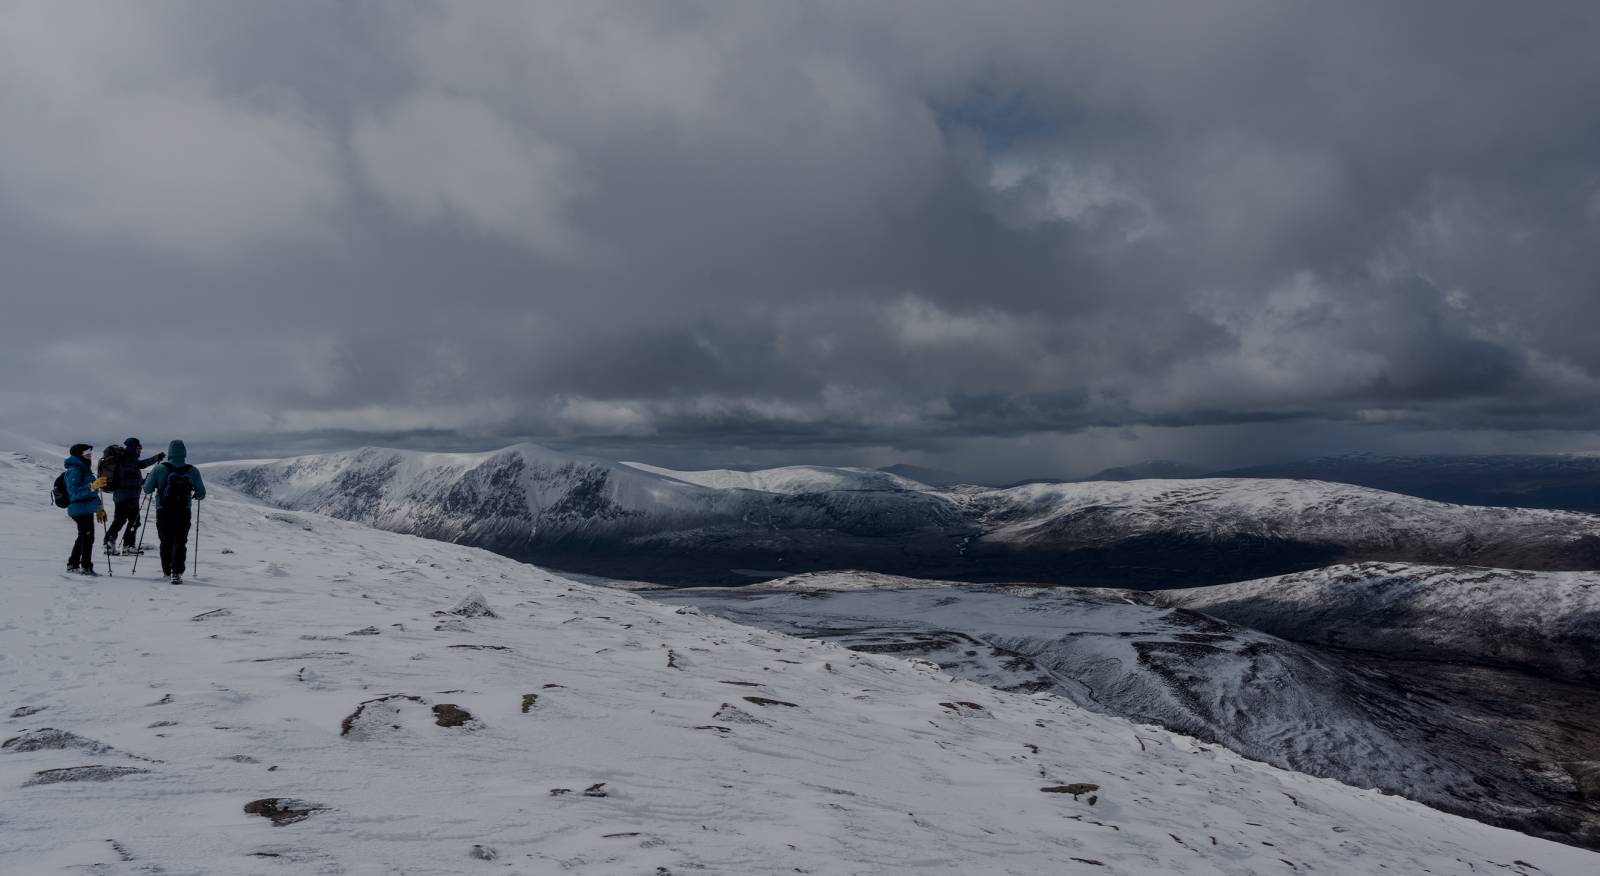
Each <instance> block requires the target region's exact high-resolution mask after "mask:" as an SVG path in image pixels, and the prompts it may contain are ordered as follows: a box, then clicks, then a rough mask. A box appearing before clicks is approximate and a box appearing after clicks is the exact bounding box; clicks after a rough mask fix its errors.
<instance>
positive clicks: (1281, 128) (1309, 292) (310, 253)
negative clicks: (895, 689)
mask: <svg viewBox="0 0 1600 876" xmlns="http://www.w3.org/2000/svg"><path fill="white" fill-rule="evenodd" d="M1597 19H1600V13H1597V12H1596V11H1595V10H1594V8H1593V7H1592V4H1586V3H1548V4H1540V5H1538V6H1537V7H1526V6H1517V5H1513V4H1504V3H1489V2H1437V3H1411V4H1388V3H1375V2H1373V3H1368V2H1353V3H1342V4H1327V3H1310V2H1282V0H1273V2H1266V0H1261V2H1250V0H1238V2H1221V0H1215V2H1176V0H1171V2H1115V3H1111V2H1096V3H1086V2H1080V3H1061V2H1050V3H1002V4H957V3H949V4H945V3H926V2H876V3H856V2H851V3H814V4H795V5H780V4H739V3H680V4H669V5H638V4H626V5H624V4H595V3H541V4H488V3H475V4H444V3H438V4H432V3H413V4H395V3H383V4H378V3H354V4H323V3H275V4H264V5H262V6H260V7H251V8H248V9H241V8H238V7H229V8H226V9H224V8H222V7H218V6H214V5H212V4H201V3H159V4H139V5H138V6H132V5H127V4H88V3H64V4H63V3H49V4H44V3H40V4H14V5H13V6H12V7H10V8H9V10H8V12H7V13H6V15H5V18H4V23H3V24H0V119H3V120H4V131H5V133H4V134H3V135H0V260H3V263H4V264H5V265H6V266H7V270H6V279H5V285H4V289H5V316H4V319H3V321H0V369H4V372H5V373H6V374H8V375H9V377H8V380H7V381H6V383H5V385H4V388H3V389H0V405H3V409H4V411H5V415H6V420H7V425H8V426H9V427H10V428H12V429H14V430H16V431H21V432H33V433H35V434H39V435H41V436H45V437H49V438H54V439H57V440H69V439H76V438H77V437H78V436H79V435H80V434H83V433H92V434H95V435H98V434H99V433H106V434H113V433H122V432H126V431H128V430H129V429H133V430H134V431H142V432H147V433H149V432H154V431H160V430H163V429H164V430H168V431H181V432H184V433H187V434H188V435H190V436H191V437H194V438H198V439H201V440H202V441H210V442H212V443H213V444H214V445H215V446H219V447H227V448H229V449H231V450H236V451H239V452H247V451H250V450H251V449H252V448H256V449H262V450H266V449H273V450H276V449H282V448H298V447H315V446H327V445H329V444H334V443H338V442H342V441H349V440H355V439H357V438H361V439H366V438H377V439H381V440H386V441H389V442H400V443H404V442H412V443H416V442H422V443H427V444H429V445H431V446H447V445H449V446H457V445H460V446H468V445H487V444H492V443H495V442H498V441H505V440H515V439H520V438H531V439H534V440H541V441H546V442H551V443H559V444H563V445H570V446H584V445H586V444H587V445H590V446H596V447H607V448H625V447H629V446H635V447H658V448H670V450H664V451H662V452H663V453H664V454H665V455H667V456H670V457H672V458H674V459H679V460H682V459H707V460H711V459H720V460H723V461H733V460H732V459H731V458H730V457H741V458H743V457H748V458H751V459H755V458H760V459H773V458H776V457H781V456H782V455H783V454H785V453H789V454H790V455H796V454H800V453H802V452H805V453H811V452H812V451H818V452H820V453H821V454H822V455H823V456H826V457H827V458H829V459H830V460H831V461H851V460H857V461H861V462H875V461H883V462H887V461H893V459H895V458H897V454H909V455H910V456H911V457H913V458H915V459H919V460H922V461H933V462H943V463H944V464H949V465H960V464H962V463H969V464H972V465H987V466H990V467H997V466H998V467H1003V465H1005V464H1010V465H1014V466H1019V467H1020V466H1025V465H1026V466H1060V465H1063V464H1064V463H1063V459H1068V458H1076V457H1078V456H1083V457H1085V461H1083V462H1080V463H1078V464H1077V467H1078V468H1090V469H1092V468H1094V467H1098V465H1099V464H1101V463H1112V462H1125V461H1129V457H1131V458H1135V459H1136V458H1140V457H1144V456H1156V455H1167V456H1171V455H1180V454H1182V453H1183V452H1184V446H1185V441H1188V442H1189V444H1190V445H1192V447H1193V448H1194V452H1195V453H1197V454H1201V455H1205V454H1210V455H1211V456H1214V457H1218V458H1220V456H1221V455H1225V453H1226V452H1227V450H1228V448H1230V447H1234V448H1236V447H1239V446H1245V445H1248V446H1250V447H1251V448H1253V452H1258V453H1262V454H1271V453H1286V452H1291V451H1293V450H1297V449H1301V448H1304V447H1306V446H1308V445H1309V444H1319V443H1321V442H1323V441H1324V438H1321V437H1308V436H1319V435H1320V436H1327V435H1333V434H1337V435H1338V436H1340V437H1339V438H1338V440H1339V441H1341V442H1344V443H1346V444H1347V445H1350V446H1358V445H1364V444H1372V445H1374V446H1386V443H1387V444H1392V443H1394V442H1395V441H1398V440H1399V439H1397V438H1395V437H1394V436H1396V435H1400V434H1401V433H1406V432H1410V433H1412V434H1423V433H1426V434H1428V435H1432V436H1444V437H1443V438H1440V439H1438V440H1439V443H1440V444H1441V446H1447V445H1449V444H1450V440H1451V439H1450V437H1449V436H1452V435H1456V436H1469V435H1481V434H1511V433H1527V432H1529V431H1531V430H1552V431H1554V432H1557V433H1560V432H1566V433H1570V434H1571V435H1572V440H1571V442H1570V443H1571V444H1573V445H1574V446H1576V445H1578V444H1581V443H1583V441H1584V439H1585V437H1586V436H1585V435H1584V434H1583V433H1584V432H1586V431H1587V430H1592V429H1593V428H1595V427H1596V425H1600V414H1597V413H1596V411H1597V408H1596V405H1595V402H1596V401H1597V400H1600V382H1597V375H1600V345H1596V344H1594V343H1593V340H1592V336H1593V330H1592V326H1593V325H1594V324H1595V322H1596V316H1600V314H1597V313H1596V312H1595V311H1596V310H1597V309H1600V295H1597V294H1596V293H1597V292H1600V288H1597V284H1600V246H1597V245H1596V244H1597V243H1600V240H1597V237H1600V113H1597V112H1596V111H1595V110H1594V109H1593V108H1592V103H1593V95H1594V94H1595V93H1597V91H1600V54H1597V53H1595V52H1594V51H1593V47H1594V46H1595V45H1596V38H1597V36H1600V33H1597ZM1295 424H1305V428H1301V427H1300V426H1296V425H1295ZM1318 424H1320V425H1318ZM1212 427H1215V428H1212ZM1219 430H1220V431H1219ZM1318 430H1320V431H1318ZM1224 433H1225V434H1227V435H1229V436H1231V437H1229V438H1227V439H1218V438H1216V437H1215V436H1216V435H1218V434H1224ZM1140 436H1145V438H1144V439H1142V440H1143V443H1141V439H1140ZM1174 436H1176V437H1174ZM1182 436H1188V437H1187V438H1184V437H1182ZM1240 436H1249V437H1248V438H1241V437H1240ZM1363 436H1365V437H1363ZM1328 440H1331V439H1328ZM1461 440H1462V442H1463V446H1465V444H1467V443H1471V442H1469V441H1468V438H1466V437H1462V439H1461ZM1478 440H1479V439H1476V438H1474V439H1471V441H1478ZM1541 440H1543V439H1541ZM1558 443H1559V442H1558ZM1474 446H1476V445H1474ZM997 456H1000V457H1004V458H1005V459H1006V460H1007V462H1005V463H1000V462H996V460H995V457H997ZM1239 461H1241V462H1243V461H1249V460H1239ZM1022 473H1026V472H1018V474H1022Z"/></svg>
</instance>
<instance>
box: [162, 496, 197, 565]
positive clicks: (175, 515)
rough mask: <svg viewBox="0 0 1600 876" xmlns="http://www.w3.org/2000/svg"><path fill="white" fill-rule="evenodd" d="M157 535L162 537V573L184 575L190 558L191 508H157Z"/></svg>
mask: <svg viewBox="0 0 1600 876" xmlns="http://www.w3.org/2000/svg"><path fill="white" fill-rule="evenodd" d="M156 535H158V536H160V537H161V574H163V575H168V576H171V575H182V574H183V570H184V567H185V566H186V565H187V563H188V560H189V508H188V506H184V507H182V508H157V509H156Z"/></svg>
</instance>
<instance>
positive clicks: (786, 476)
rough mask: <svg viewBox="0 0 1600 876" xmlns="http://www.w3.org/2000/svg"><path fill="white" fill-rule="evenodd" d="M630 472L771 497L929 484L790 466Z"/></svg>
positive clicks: (882, 474) (867, 472) (865, 471)
mask: <svg viewBox="0 0 1600 876" xmlns="http://www.w3.org/2000/svg"><path fill="white" fill-rule="evenodd" d="M622 464H623V465H626V466H628V467H630V468H636V469H638V470H639V471H644V472H649V473H651V474H655V475H660V476H662V477H667V478H672V479H673V480H679V481H683V482H684V483H687V484H698V485H700V486H702V487H713V488H715V489H719V490H761V491H762V492H767V493H823V492H827V491H829V490H926V489H930V488H929V487H928V485H927V484H921V483H918V482H916V481H914V480H912V479H910V478H907V477H902V476H900V475H897V474H894V473H892V472H886V471H877V470H874V469H870V468H838V467H834V466H827V465H786V466H783V467H781V468H766V469H758V470H756V471H737V470H734V469H727V468H712V469H703V470H700V471H678V470H676V469H670V468H661V467H659V466H654V465H647V464H645V463H643V462H624V463H622Z"/></svg>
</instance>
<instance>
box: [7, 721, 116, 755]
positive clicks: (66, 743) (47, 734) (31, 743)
mask: <svg viewBox="0 0 1600 876" xmlns="http://www.w3.org/2000/svg"><path fill="white" fill-rule="evenodd" d="M69 748H75V749H77V750H79V751H87V752H89V753H90V754H106V753H109V752H111V751H113V750H114V749H112V747H111V746H109V745H106V744H105V743H103V742H96V741H94V740H93V739H85V738H84V737H82V736H79V735H78V734H76V733H68V732H67V731H65V730H57V729H55V728H54V727H45V728H42V729H39V730H30V731H28V732H27V733H24V734H22V735H21V736H13V737H11V738H10V739H7V740H6V741H5V742H3V743H0V749H5V750H6V751H17V752H21V751H61V750H65V749H69Z"/></svg>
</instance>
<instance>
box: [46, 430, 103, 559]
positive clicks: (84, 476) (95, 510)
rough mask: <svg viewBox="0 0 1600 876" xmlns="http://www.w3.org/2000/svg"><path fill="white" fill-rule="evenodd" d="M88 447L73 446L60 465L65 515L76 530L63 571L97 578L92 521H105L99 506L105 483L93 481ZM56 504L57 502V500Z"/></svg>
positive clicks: (86, 445) (85, 445) (89, 448)
mask: <svg viewBox="0 0 1600 876" xmlns="http://www.w3.org/2000/svg"><path fill="white" fill-rule="evenodd" d="M92 450H94V446H93V445H90V444H74V445H72V448H71V449H69V450H68V451H67V458H66V460H65V461H64V462H63V463H62V464H63V465H64V466H65V467H66V471H64V472H62V481H63V483H64V484H65V486H66V488H67V499H68V504H67V516H68V517H70V518H72V522H73V524H74V525H75V526H77V527H78V537H77V539H76V540H75V541H73V542H72V555H71V556H69V557H67V571H68V572H77V573H78V574H80V575H90V576H98V575H99V573H98V572H96V571H95V570H94V522H95V520H96V519H99V520H101V521H104V520H105V519H106V509H104V508H102V507H100V488H101V487H102V486H104V485H105V484H104V483H103V482H102V481H100V480H99V479H97V478H96V477H95V476H94V474H93V473H92V470H91V469H90V467H89V463H90V459H89V457H90V451H92ZM58 501H59V500H58Z"/></svg>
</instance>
